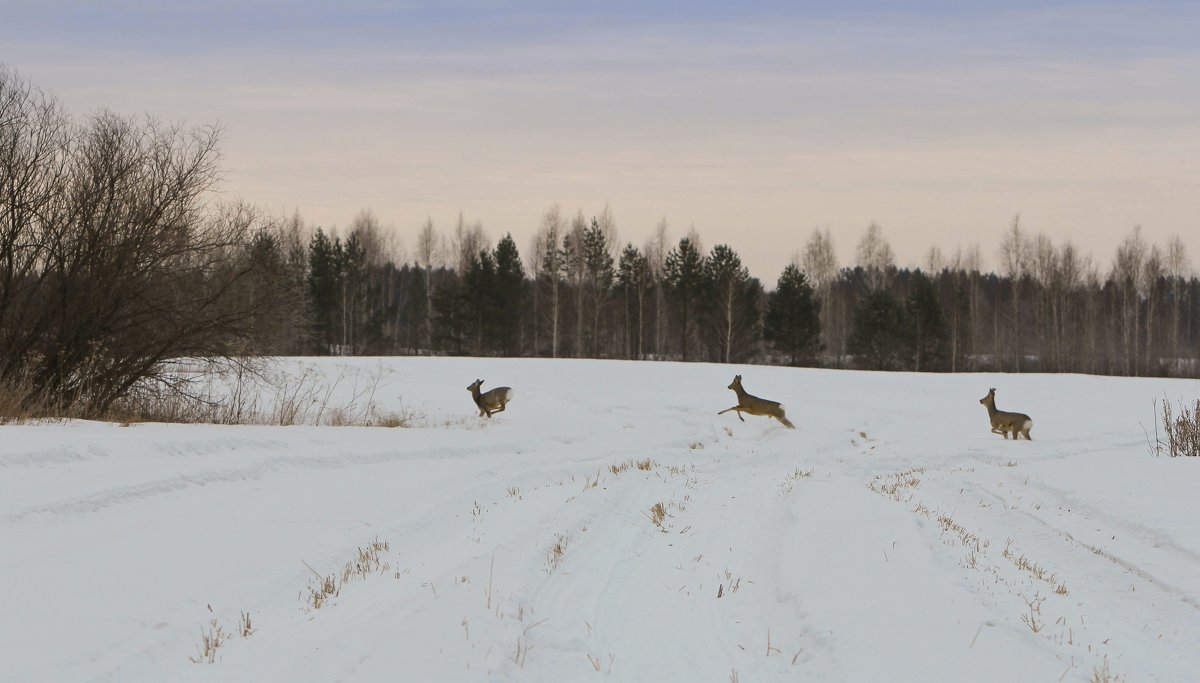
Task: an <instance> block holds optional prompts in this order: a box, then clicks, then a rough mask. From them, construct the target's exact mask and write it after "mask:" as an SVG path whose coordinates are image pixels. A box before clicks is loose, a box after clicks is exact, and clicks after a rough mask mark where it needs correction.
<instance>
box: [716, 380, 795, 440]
mask: <svg viewBox="0 0 1200 683" xmlns="http://www.w3.org/2000/svg"><path fill="white" fill-rule="evenodd" d="M726 388H728V389H730V390H732V391H733V392H734V393H736V394H737V398H738V402H737V405H736V406H734V407H732V408H726V409H725V410H722V411H721V412H720V413H717V415H721V414H722V413H728V412H729V411H731V410H736V411H737V414H738V419H739V420H741V421H742V422H745V421H746V418H744V417H742V413H749V414H751V415H762V416H765V417H773V418H775V419H776V420H779V421H780V422H782V423H783V426H784V427H787V428H788V429H795V428H796V425H794V424H792V422H791V420H788V419H787V416H785V415H784V414H783V406H781V405H779V403H778V402H776V401H768V400H767V399H765V398H759V397H757V396H752V395H750V394H747V393H746V390H745V389H743V388H742V376H741V375H738V376H737V377H734V378H733V381H732V382H730V384H729V386H728V387H726Z"/></svg>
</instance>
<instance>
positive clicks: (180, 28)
mask: <svg viewBox="0 0 1200 683" xmlns="http://www.w3.org/2000/svg"><path fill="white" fill-rule="evenodd" d="M959 5H961V3H942V2H936V1H927V2H921V3H916V4H911V5H909V6H906V8H905V9H903V10H900V9H895V8H894V7H893V5H891V4H887V3H872V2H858V3H851V4H850V5H848V6H836V5H833V4H827V3H810V4H808V5H797V4H794V3H779V2H768V3H759V4H754V5H746V6H739V8H737V9H731V8H730V7H729V6H727V4H726V3H708V2H703V3H697V4H692V5H675V6H672V5H667V4H661V3H659V4H653V3H633V2H625V1H624V0H622V1H619V2H613V3H607V4H605V5H603V6H601V5H595V6H593V5H590V4H586V3H549V2H525V3H515V4H509V5H500V4H498V3H492V2H454V3H439V4H422V3H415V4H387V3H377V2H375V3H372V2H356V3H348V4H343V5H338V6H326V5H324V4H320V3H315V2H273V3H265V4H256V5H254V6H253V7H252V8H246V7H243V6H242V5H241V3H231V2H217V3H182V2H167V3H145V4H140V3H137V2H119V3H108V4H105V5H103V6H100V5H93V4H90V3H82V2H62V1H61V0H46V1H44V2H40V3H29V2H24V1H23V0H22V1H18V2H0V9H3V13H4V15H5V16H7V17H8V21H5V22H0V45H3V47H4V49H3V52H0V62H3V63H4V64H6V65H7V66H9V67H11V68H13V69H15V70H17V71H18V72H19V73H20V74H21V76H23V77H25V78H27V79H29V80H31V81H32V82H33V83H34V84H36V85H37V86H39V87H42V88H44V89H46V90H48V91H51V92H53V93H54V94H56V95H57V96H59V97H60V98H61V99H62V100H63V101H64V102H65V103H66V104H67V105H68V106H69V107H70V108H71V109H72V110H73V111H74V112H75V113H76V114H80V115H86V114H87V113H88V112H91V111H95V110H97V109H100V108H108V109H113V110H116V111H118V112H123V113H129V114H142V113H149V114H151V115H153V116H156V117H159V118H163V119H167V120H172V121H177V120H183V121H187V122H190V123H212V122H219V123H220V125H221V126H222V127H223V129H224V137H223V140H224V142H223V145H222V151H223V155H224V164H223V165H224V168H225V169H226V174H225V179H224V181H223V183H222V190H223V192H224V194H226V195H227V196H230V197H233V196H240V197H242V198H244V199H246V200H247V201H250V202H252V203H255V204H257V205H260V206H262V207H264V208H266V209H268V210H271V211H275V212H279V213H287V214H290V213H292V212H293V211H299V212H300V214H301V215H302V216H303V217H304V218H305V219H306V220H307V221H308V222H309V223H311V224H314V225H321V226H324V227H326V228H330V227H333V226H341V227H343V228H344V227H345V226H347V225H348V224H349V223H350V222H351V220H352V219H353V218H354V216H355V214H357V213H358V212H359V211H360V210H362V209H364V208H370V209H371V210H372V211H373V212H374V214H375V215H376V216H377V217H378V218H379V219H380V221H381V222H382V223H383V224H384V225H385V226H392V227H394V228H395V229H396V230H397V232H398V233H400V235H401V237H402V239H403V240H404V241H405V242H407V244H408V245H410V246H411V244H412V241H413V239H412V238H413V235H414V234H415V233H416V231H417V229H418V227H419V226H420V224H421V223H423V222H424V221H425V219H426V218H427V217H431V218H432V219H433V221H434V222H435V224H436V225H437V226H438V228H439V229H440V230H442V231H443V232H448V231H449V230H450V229H452V227H453V224H454V222H455V221H456V219H457V217H458V215H459V212H460V211H461V212H463V213H464V214H465V216H466V218H467V220H468V221H474V220H476V219H478V220H480V221H482V222H483V225H484V228H485V230H486V231H487V232H488V234H489V236H490V237H491V238H492V239H493V240H494V239H496V238H498V237H500V236H501V235H503V234H504V233H505V232H510V231H511V232H512V233H513V235H514V237H515V238H516V239H517V241H518V244H519V245H520V246H521V248H522V250H524V249H525V248H526V247H527V245H528V244H529V239H530V237H531V236H532V235H533V233H534V231H535V230H536V229H537V227H538V225H539V223H540V220H541V216H542V214H543V213H544V212H545V211H546V209H547V208H548V207H549V206H550V205H552V204H556V203H557V204H558V205H560V206H561V207H562V210H563V211H564V213H566V214H568V215H573V214H574V213H575V212H576V211H577V210H582V211H583V212H584V214H585V215H587V216H591V215H593V214H596V213H598V212H599V211H600V210H601V209H602V208H603V206H604V205H605V204H608V205H609V206H610V207H611V209H612V211H613V213H614V215H615V216H616V220H617V226H618V230H619V231H620V238H621V241H622V242H624V241H626V240H629V241H633V242H634V243H637V244H640V243H642V242H643V241H644V240H645V239H646V238H647V237H648V236H649V235H650V233H651V232H652V230H653V228H654V226H655V224H657V223H658V221H659V220H660V219H661V218H663V217H665V218H666V220H667V221H668V224H669V225H670V232H671V234H672V236H673V237H675V238H678V237H679V236H681V235H682V234H684V233H686V232H687V231H688V230H689V229H690V228H692V227H693V226H694V228H695V229H696V231H697V232H698V233H699V234H700V236H701V238H702V241H703V243H704V244H705V245H707V246H711V245H713V244H717V243H721V242H725V243H729V244H730V245H732V246H733V247H734V248H735V249H736V250H737V251H738V252H739V253H740V254H741V256H742V258H743V260H744V262H745V263H746V264H747V265H748V266H749V267H750V269H751V272H752V273H753V274H754V275H756V276H758V277H760V278H762V279H764V280H765V281H769V282H773V281H774V278H775V276H776V275H777V274H778V272H779V270H780V269H781V268H782V267H783V265H784V264H786V263H787V262H788V261H789V260H790V259H791V258H792V255H793V254H794V253H795V252H797V251H798V250H800V249H801V248H802V247H803V245H804V242H805V241H806V240H807V239H808V236H809V234H810V233H811V231H812V230H813V229H814V228H818V227H820V228H825V227H828V228H829V229H830V230H831V232H832V234H833V237H834V241H835V244H836V246H837V249H838V255H839V257H840V259H841V261H842V262H843V263H848V262H850V261H851V260H852V259H853V252H854V247H855V244H856V243H857V241H858V239H859V238H860V237H861V235H862V234H863V232H864V231H865V229H866V227H867V225H868V224H869V223H871V222H875V223H878V224H879V225H880V226H882V228H883V231H884V235H885V237H886V238H887V239H888V240H889V241H890V243H891V244H892V246H893V248H894V250H895V252H896V255H897V260H898V261H899V262H900V263H901V264H902V265H905V264H907V265H920V264H921V263H922V262H923V261H924V258H925V254H926V252H927V251H928V249H929V248H930V247H932V246H938V247H940V248H941V249H942V251H943V252H945V253H946V254H947V255H949V254H951V253H952V252H953V251H954V250H955V248H956V247H958V246H964V247H965V246H967V245H969V244H972V243H975V244H978V245H979V246H980V248H981V250H982V253H983V255H984V259H985V262H986V265H989V266H994V264H995V262H996V258H995V255H996V249H997V246H998V244H999V237H1000V233H1001V232H1002V231H1003V230H1004V229H1005V228H1006V227H1007V226H1008V225H1009V224H1011V222H1012V220H1013V218H1014V216H1015V215H1017V214H1020V216H1021V223H1022V226H1023V227H1024V228H1025V229H1026V230H1027V231H1029V232H1031V233H1038V232H1042V233H1045V234H1047V235H1049V236H1050V237H1052V238H1053V239H1054V240H1055V241H1056V242H1059V241H1061V240H1065V239H1070V240H1072V241H1073V242H1074V243H1075V244H1076V245H1077V246H1079V247H1081V248H1082V249H1083V251H1085V252H1091V253H1092V255H1093V257H1094V258H1095V260H1096V262H1097V263H1098V264H1099V265H1100V266H1101V269H1102V270H1106V269H1107V266H1108V264H1109V263H1110V261H1111V257H1112V253H1113V250H1114V249H1115V247H1116V245H1117V243H1118V242H1119V241H1120V240H1121V239H1122V238H1124V237H1125V236H1126V235H1128V234H1129V232H1130V231H1131V229H1132V228H1133V226H1134V225H1141V226H1143V230H1144V234H1145V236H1146V237H1147V239H1149V240H1150V241H1152V242H1156V243H1159V244H1163V243H1165V241H1166V240H1167V238H1168V237H1169V236H1171V235H1176V234H1178V235H1182V236H1183V238H1184V240H1185V241H1186V242H1187V243H1188V246H1189V248H1190V250H1191V251H1192V252H1193V255H1194V256H1195V257H1200V254H1197V253H1196V252H1197V251H1198V250H1200V229H1198V228H1200V220H1198V216H1200V161H1197V160H1198V159H1200V41H1196V40H1195V37H1194V36H1195V35H1197V29H1200V9H1197V8H1196V7H1195V6H1193V5H1190V4H1188V3H1174V2H1171V3H1160V4H1151V5H1144V4H1140V5H1134V4H1104V5H1091V6H1080V5H1062V4H1060V5H1048V4H1045V3H1034V2H1018V3H1015V4H1014V3H1003V4H1002V3H995V4H987V3H985V4H973V5H971V6H970V7H969V8H966V9H964V8H963V7H961V6H959Z"/></svg>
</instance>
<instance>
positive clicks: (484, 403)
mask: <svg viewBox="0 0 1200 683" xmlns="http://www.w3.org/2000/svg"><path fill="white" fill-rule="evenodd" d="M482 385H483V380H481V379H477V380H475V381H474V382H471V386H469V387H467V391H469V392H471V398H473V399H475V405H477V406H479V417H483V416H484V415H487V416H488V417H491V416H492V413H502V412H504V407H505V406H506V405H508V402H509V401H511V400H512V397H513V390H512V387H496V388H495V389H492V390H490V391H485V392H483V393H479V387H480V386H482Z"/></svg>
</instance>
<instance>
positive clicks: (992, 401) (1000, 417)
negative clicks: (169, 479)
mask: <svg viewBox="0 0 1200 683" xmlns="http://www.w3.org/2000/svg"><path fill="white" fill-rule="evenodd" d="M979 402H980V403H982V404H983V405H985V406H987V411H988V419H989V420H991V421H992V433H993V434H1003V435H1004V438H1005V439H1007V438H1008V435H1009V433H1010V432H1011V433H1012V438H1013V441H1016V440H1017V439H1019V438H1021V435H1022V434H1024V435H1025V440H1026V441H1032V440H1033V439H1031V438H1029V430H1030V429H1033V420H1032V419H1031V418H1030V417H1029V416H1028V415H1026V414H1025V413H1010V412H1008V411H1007V410H996V390H995V389H994V388H993V389H989V390H988V393H987V396H984V397H983V398H981V399H979Z"/></svg>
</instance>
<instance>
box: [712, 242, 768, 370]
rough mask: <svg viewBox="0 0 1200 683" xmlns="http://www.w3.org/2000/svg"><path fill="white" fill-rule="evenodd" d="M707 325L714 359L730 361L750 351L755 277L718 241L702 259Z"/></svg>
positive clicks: (754, 323)
mask: <svg viewBox="0 0 1200 683" xmlns="http://www.w3.org/2000/svg"><path fill="white" fill-rule="evenodd" d="M704 278H705V284H706V290H707V292H706V294H707V297H706V298H707V302H706V303H707V306H706V310H705V313H706V318H707V322H708V328H709V329H710V330H711V331H712V333H713V336H712V337H711V338H712V339H713V340H714V342H715V343H714V344H713V349H712V351H713V352H714V353H713V356H714V358H715V359H716V360H718V361H720V362H722V363H729V362H733V361H735V360H739V359H741V358H744V357H747V356H749V355H752V354H753V352H754V351H755V348H754V346H755V345H754V336H755V331H756V328H757V327H758V301H757V296H756V295H757V290H758V288H757V287H756V286H755V285H756V284H757V283H756V281H754V280H752V279H751V278H750V271H749V270H747V268H746V267H745V266H743V265H742V259H741V257H739V256H738V254H737V252H736V251H734V250H733V249H732V248H730V247H729V245H726V244H718V245H717V246H715V247H713V248H712V251H711V252H709V255H708V258H707V259H705V261H704Z"/></svg>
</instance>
